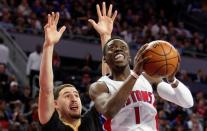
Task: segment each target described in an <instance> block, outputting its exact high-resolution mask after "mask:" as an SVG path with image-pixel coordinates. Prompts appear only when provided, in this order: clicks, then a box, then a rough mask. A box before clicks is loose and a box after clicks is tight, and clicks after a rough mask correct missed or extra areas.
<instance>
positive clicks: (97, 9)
mask: <svg viewBox="0 0 207 131" xmlns="http://www.w3.org/2000/svg"><path fill="white" fill-rule="evenodd" d="M96 11H97V15H98V18H99V19H100V18H101V16H102V14H101V9H100V6H99V5H98V4H97V5H96Z"/></svg>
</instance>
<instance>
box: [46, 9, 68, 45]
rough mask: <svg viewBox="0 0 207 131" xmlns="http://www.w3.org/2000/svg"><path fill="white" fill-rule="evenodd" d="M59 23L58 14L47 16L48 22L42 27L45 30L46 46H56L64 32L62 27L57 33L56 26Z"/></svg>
mask: <svg viewBox="0 0 207 131" xmlns="http://www.w3.org/2000/svg"><path fill="white" fill-rule="evenodd" d="M58 21H59V13H54V12H52V14H48V22H47V24H46V25H45V27H44V30H45V40H46V41H47V44H50V45H54V44H56V43H57V42H58V41H59V40H60V38H61V36H62V34H63V32H64V31H65V29H66V27H65V26H62V27H61V29H60V30H59V31H57V24H58Z"/></svg>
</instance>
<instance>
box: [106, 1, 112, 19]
mask: <svg viewBox="0 0 207 131" xmlns="http://www.w3.org/2000/svg"><path fill="white" fill-rule="evenodd" d="M111 14H112V4H110V6H109V10H108V13H107V16H108V17H111Z"/></svg>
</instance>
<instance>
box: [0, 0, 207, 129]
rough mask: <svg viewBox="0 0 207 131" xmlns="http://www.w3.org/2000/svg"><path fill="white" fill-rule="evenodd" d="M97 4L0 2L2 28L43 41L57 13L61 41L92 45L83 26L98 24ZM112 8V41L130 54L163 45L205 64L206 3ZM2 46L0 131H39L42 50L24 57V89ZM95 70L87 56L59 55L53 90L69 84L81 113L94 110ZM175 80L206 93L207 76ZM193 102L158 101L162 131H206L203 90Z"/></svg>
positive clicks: (91, 34)
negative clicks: (197, 85) (145, 46)
mask: <svg viewBox="0 0 207 131" xmlns="http://www.w3.org/2000/svg"><path fill="white" fill-rule="evenodd" d="M97 3H101V1H96V0H1V1H0V27H1V28H3V29H5V30H6V31H7V32H8V33H13V32H15V33H22V34H24V33H25V34H32V35H37V36H41V35H42V34H43V26H44V24H45V23H46V20H47V14H48V13H50V12H51V11H59V12H60V14H61V17H60V18H61V19H60V23H61V24H60V25H63V24H64V25H66V27H67V30H66V32H65V33H64V39H66V40H67V39H73V40H76V39H82V40H83V41H84V40H88V41H90V42H91V43H95V44H96V43H97V42H99V39H98V38H99V36H98V35H97V33H96V32H95V31H94V29H93V28H92V26H91V25H89V23H88V21H87V20H88V19H89V18H92V19H97V18H96V17H95V16H96V8H95V7H96V6H95V5H96V4H97ZM106 3H109V2H108V1H106ZM110 3H112V4H113V5H114V9H117V10H118V16H117V18H116V22H115V25H114V30H113V35H116V36H120V37H122V38H123V39H125V40H126V41H127V42H128V43H129V45H130V48H131V49H138V48H139V47H140V46H141V45H143V44H144V43H147V42H150V41H152V40H155V39H163V40H167V41H169V42H170V43H172V44H173V45H174V46H175V47H176V48H177V49H179V51H180V54H181V55H182V56H188V57H191V58H195V59H206V58H207V28H206V27H207V23H206V21H207V1H206V0H169V1H166V0H147V1H143V0H117V1H116V0H111V1H110ZM2 43H4V39H3V38H0V60H1V61H0V130H11V131H26V130H29V131H35V130H37V131H38V130H41V129H40V127H39V121H38V116H37V108H38V107H37V102H38V99H37V98H38V74H39V63H40V61H41V46H39V45H38V46H37V47H36V50H34V52H25V53H26V54H27V56H28V61H27V68H26V69H25V70H26V73H27V76H28V79H29V84H27V85H23V84H20V83H19V82H18V78H17V76H15V75H14V74H12V73H11V72H9V69H7V64H8V55H9V49H8V48H7V47H5V45H4V44H2ZM3 56H4V57H3ZM65 61H73V63H74V65H72V66H71V67H67V66H69V65H71V64H69V65H67V62H65ZM99 64H100V62H97V61H94V60H93V57H92V55H91V54H88V55H87V56H85V59H82V60H75V59H74V58H63V57H61V56H59V54H58V52H54V55H53V69H54V76H55V78H54V81H55V84H57V85H58V84H60V83H67V82H69V83H72V84H74V85H75V86H76V87H78V90H79V91H80V96H81V99H82V103H83V105H84V109H83V110H84V111H87V110H88V109H89V108H90V107H91V105H92V103H91V100H90V98H89V96H88V87H89V85H90V84H91V83H92V82H94V81H96V80H97V79H98V78H99V77H100V76H101V73H100V72H101V71H100V65H99ZM62 67H65V68H62ZM177 77H178V78H179V79H180V80H181V81H184V82H185V83H188V82H193V83H201V84H203V85H205V87H206V88H207V74H206V72H205V71H204V70H203V69H198V70H197V72H195V73H191V72H187V71H185V69H182V70H180V72H179V73H178V74H177ZM155 94H156V93H155ZM193 96H194V102H195V105H194V107H193V108H191V109H183V108H180V107H179V106H176V105H174V104H172V103H169V102H167V101H164V100H163V99H161V98H160V97H159V96H158V95H156V106H157V109H158V114H159V115H158V116H159V128H160V131H168V130H169V131H170V130H177V131H184V130H193V131H195V130H197V131H205V130H206V131H207V94H206V93H205V92H202V90H201V91H197V92H193Z"/></svg>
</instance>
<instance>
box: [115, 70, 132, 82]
mask: <svg viewBox="0 0 207 131" xmlns="http://www.w3.org/2000/svg"><path fill="white" fill-rule="evenodd" d="M129 74H130V67H129V66H126V67H125V68H124V69H123V70H119V71H116V70H112V79H113V80H116V81H124V80H126V78H127V77H128V76H129Z"/></svg>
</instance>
